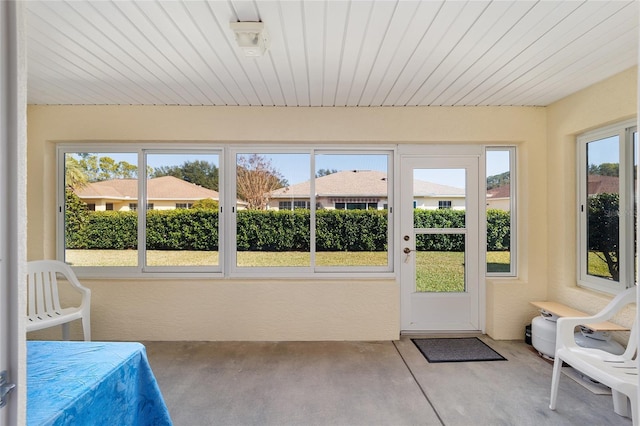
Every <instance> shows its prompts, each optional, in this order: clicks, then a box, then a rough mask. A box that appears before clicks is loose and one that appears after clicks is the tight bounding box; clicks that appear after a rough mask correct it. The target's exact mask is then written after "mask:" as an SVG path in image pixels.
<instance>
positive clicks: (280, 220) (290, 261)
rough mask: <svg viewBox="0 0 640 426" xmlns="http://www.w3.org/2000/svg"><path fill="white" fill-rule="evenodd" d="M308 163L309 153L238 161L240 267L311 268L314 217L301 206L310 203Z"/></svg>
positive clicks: (251, 156)
mask: <svg viewBox="0 0 640 426" xmlns="http://www.w3.org/2000/svg"><path fill="white" fill-rule="evenodd" d="M309 164H310V157H309V154H256V153H243V154H238V155H237V156H236V194H237V197H238V199H239V200H241V201H240V202H241V204H239V205H238V210H237V214H236V222H237V225H236V243H237V261H236V264H237V266H239V267H257V266H259V267H293V266H307V267H308V266H310V265H311V254H310V248H309V247H310V246H309V244H310V212H309V210H308V208H303V207H302V206H308V205H309V202H310V200H311V196H310V194H311V191H310V166H309ZM281 203H282V204H281ZM281 206H282V207H283V208H282V209H281Z"/></svg>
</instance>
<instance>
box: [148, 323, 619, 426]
mask: <svg viewBox="0 0 640 426" xmlns="http://www.w3.org/2000/svg"><path fill="white" fill-rule="evenodd" d="M481 339H482V340H483V341H485V343H487V344H488V345H489V346H491V347H492V348H493V349H495V350H496V351H498V352H499V353H500V354H501V355H503V356H504V357H505V358H507V360H508V361H495V362H493V361H492V362H464V363H439V364H429V363H428V362H427V361H426V360H425V358H424V357H423V356H422V354H421V353H420V352H419V351H418V350H417V348H416V347H415V346H414V344H413V342H411V340H410V339H409V338H408V337H406V336H403V337H402V338H401V339H400V340H399V341H395V342H390V341H385V342H146V343H145V345H146V347H147V354H148V357H149V362H150V363H151V367H152V368H153V371H154V374H155V376H156V378H157V380H158V383H159V385H160V389H161V390H162V393H163V395H164V398H165V402H166V404H167V406H168V408H169V412H170V413H171V417H172V419H173V422H174V424H175V425H176V426H183V425H184V426H199V425H202V426H205V425H206V426H209V425H397V426H400V425H447V426H453V425H461V426H462V425H464V426H467V425H491V426H494V425H509V426H511V425H554V426H555V425H581V426H587V425H589V426H590V425H626V426H629V425H631V420H629V419H628V418H624V417H620V416H618V415H617V414H615V413H614V412H613V404H612V401H611V396H605V395H596V394H593V393H591V392H590V391H589V390H587V389H586V388H585V387H583V386H581V385H580V384H578V383H576V382H575V381H573V380H571V379H570V378H568V377H566V376H563V377H562V379H561V382H560V393H559V397H558V409H557V411H555V412H554V411H551V410H549V408H548V406H549V389H550V383H551V369H552V366H551V364H550V363H549V362H547V361H546V360H544V359H542V358H541V357H539V356H538V355H537V354H536V353H534V351H533V350H532V348H531V346H528V345H526V344H525V343H523V342H514V341H508V342H506V341H493V340H491V339H490V338H488V337H486V336H481Z"/></svg>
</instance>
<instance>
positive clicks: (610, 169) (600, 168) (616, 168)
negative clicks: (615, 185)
mask: <svg viewBox="0 0 640 426" xmlns="http://www.w3.org/2000/svg"><path fill="white" fill-rule="evenodd" d="M589 174H590V175H600V176H616V177H617V176H620V164H618V163H602V164H597V165H596V164H589Z"/></svg>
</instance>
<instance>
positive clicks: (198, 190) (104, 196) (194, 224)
mask: <svg viewBox="0 0 640 426" xmlns="http://www.w3.org/2000/svg"><path fill="white" fill-rule="evenodd" d="M107 148H111V149H109V150H107V149H105V150H104V151H93V152H82V151H80V150H78V149H74V147H61V148H60V151H59V161H61V163H59V164H61V170H62V173H61V174H62V179H61V181H62V182H64V184H63V185H62V187H63V188H61V192H62V193H63V194H61V197H60V208H59V213H60V217H59V224H60V228H61V229H63V231H64V232H62V233H60V234H61V235H64V238H63V239H61V240H60V241H59V247H60V249H59V253H60V255H59V257H61V258H62V259H61V260H64V261H65V262H67V263H69V264H70V265H72V266H74V267H79V268H85V269H94V270H95V269H96V268H101V269H103V268H105V267H112V268H119V269H120V270H122V271H124V270H139V271H147V270H148V271H173V270H176V271H184V270H185V269H187V270H193V271H219V270H220V256H219V228H220V221H219V201H220V197H219V192H218V183H219V163H220V154H219V153H217V152H211V151H175V150H173V151H150V150H146V149H142V148H140V149H137V150H135V151H130V152H127V151H124V150H113V147H107ZM140 170H145V173H140ZM139 206H145V207H146V208H144V209H142V208H139ZM141 241H143V242H144V244H141V243H140V242H141Z"/></svg>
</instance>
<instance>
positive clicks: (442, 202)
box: [438, 200, 451, 209]
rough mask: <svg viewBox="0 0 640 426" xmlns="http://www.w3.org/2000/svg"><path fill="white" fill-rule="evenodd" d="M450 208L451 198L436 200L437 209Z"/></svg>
mask: <svg viewBox="0 0 640 426" xmlns="http://www.w3.org/2000/svg"><path fill="white" fill-rule="evenodd" d="M450 208H451V200H439V201H438V209H450Z"/></svg>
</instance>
